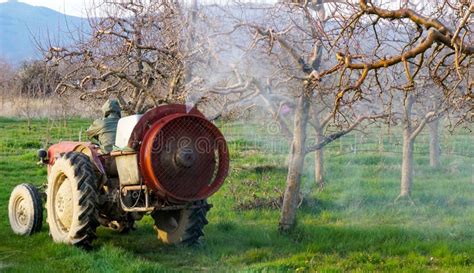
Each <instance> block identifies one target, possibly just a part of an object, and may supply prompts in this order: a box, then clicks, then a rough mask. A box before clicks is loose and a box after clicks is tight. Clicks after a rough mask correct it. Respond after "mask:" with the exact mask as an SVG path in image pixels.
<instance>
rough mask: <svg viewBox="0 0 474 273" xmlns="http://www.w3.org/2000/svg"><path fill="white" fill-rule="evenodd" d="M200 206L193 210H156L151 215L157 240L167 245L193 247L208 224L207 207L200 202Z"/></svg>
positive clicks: (204, 202)
mask: <svg viewBox="0 0 474 273" xmlns="http://www.w3.org/2000/svg"><path fill="white" fill-rule="evenodd" d="M201 203H202V206H200V207H198V208H194V209H181V210H168V211H166V210H157V211H154V212H153V213H152V215H151V216H152V217H153V219H154V220H155V225H154V226H153V228H154V229H155V231H156V233H157V236H158V239H159V240H160V241H162V242H163V243H165V244H168V245H185V246H194V245H197V244H199V239H200V238H201V237H202V236H203V235H204V233H203V228H204V226H205V225H207V224H208V221H207V219H206V214H207V211H208V210H209V206H208V205H207V202H206V201H201Z"/></svg>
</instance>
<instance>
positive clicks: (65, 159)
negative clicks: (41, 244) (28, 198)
mask: <svg viewBox="0 0 474 273" xmlns="http://www.w3.org/2000/svg"><path fill="white" fill-rule="evenodd" d="M46 195H47V200H46V209H47V212H48V224H49V229H50V233H51V236H52V237H53V240H54V241H55V242H61V243H66V244H71V245H77V246H83V247H89V246H90V245H91V243H92V241H93V240H94V239H95V238H96V233H95V231H96V228H97V226H98V220H97V198H98V190H97V185H96V177H95V174H94V169H93V167H92V163H91V161H90V159H89V157H88V156H87V155H85V154H83V153H78V152H69V153H67V154H65V155H64V156H62V157H61V158H59V159H57V160H56V162H55V163H54V165H53V167H52V168H51V172H50V174H49V177H48V189H47V192H46Z"/></svg>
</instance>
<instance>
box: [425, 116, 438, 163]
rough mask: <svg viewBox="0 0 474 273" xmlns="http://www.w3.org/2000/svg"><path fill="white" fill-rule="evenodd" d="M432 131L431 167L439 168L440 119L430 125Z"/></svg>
mask: <svg viewBox="0 0 474 273" xmlns="http://www.w3.org/2000/svg"><path fill="white" fill-rule="evenodd" d="M428 127H429V131H430V166H431V167H432V168H439V166H440V154H441V149H440V145H439V119H435V120H434V121H432V122H431V123H429V124H428Z"/></svg>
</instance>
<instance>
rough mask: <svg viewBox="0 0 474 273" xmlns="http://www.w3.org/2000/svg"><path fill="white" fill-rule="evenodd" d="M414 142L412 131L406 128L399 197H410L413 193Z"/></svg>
mask: <svg viewBox="0 0 474 273" xmlns="http://www.w3.org/2000/svg"><path fill="white" fill-rule="evenodd" d="M413 142H414V141H413V139H412V138H411V132H410V131H409V130H408V129H407V128H405V129H404V132H403V155H402V177H401V184H400V196H399V197H409V196H410V194H411V186H412V184H413Z"/></svg>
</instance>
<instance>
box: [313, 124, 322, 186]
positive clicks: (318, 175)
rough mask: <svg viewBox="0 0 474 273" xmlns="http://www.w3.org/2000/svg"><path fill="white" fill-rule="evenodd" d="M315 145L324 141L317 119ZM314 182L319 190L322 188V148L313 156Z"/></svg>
mask: <svg viewBox="0 0 474 273" xmlns="http://www.w3.org/2000/svg"><path fill="white" fill-rule="evenodd" d="M315 124H316V127H317V128H315V131H316V143H321V142H322V141H323V139H324V135H323V129H322V128H321V127H320V123H319V119H318V118H316V119H315ZM314 180H315V182H316V185H318V188H319V190H323V188H324V148H321V149H318V150H316V152H315V154H314Z"/></svg>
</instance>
